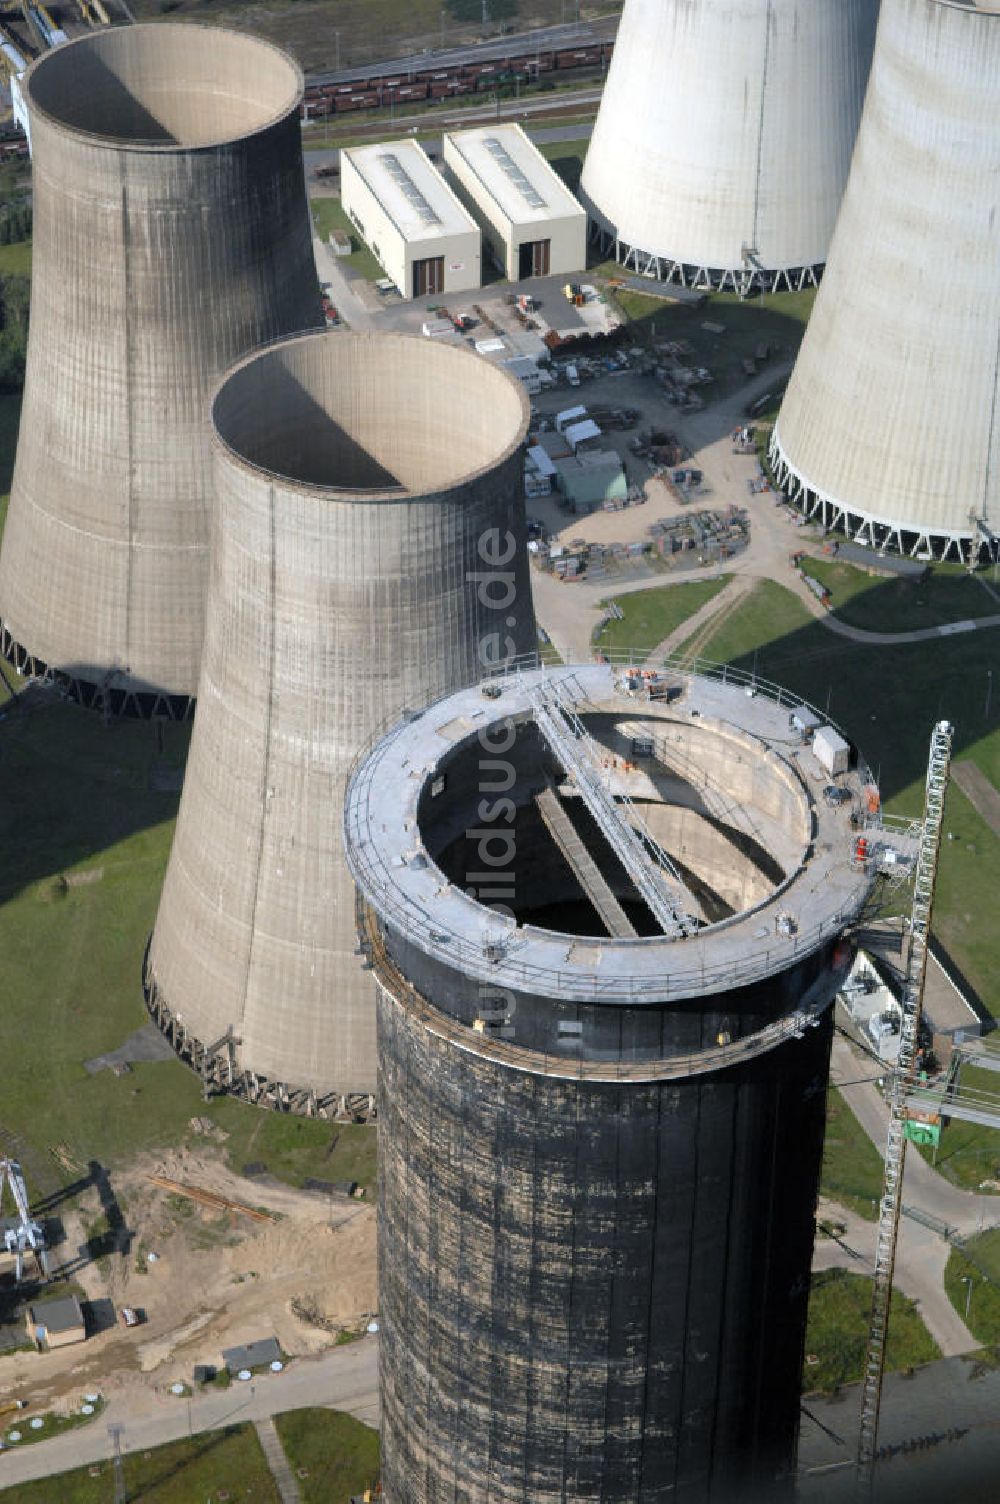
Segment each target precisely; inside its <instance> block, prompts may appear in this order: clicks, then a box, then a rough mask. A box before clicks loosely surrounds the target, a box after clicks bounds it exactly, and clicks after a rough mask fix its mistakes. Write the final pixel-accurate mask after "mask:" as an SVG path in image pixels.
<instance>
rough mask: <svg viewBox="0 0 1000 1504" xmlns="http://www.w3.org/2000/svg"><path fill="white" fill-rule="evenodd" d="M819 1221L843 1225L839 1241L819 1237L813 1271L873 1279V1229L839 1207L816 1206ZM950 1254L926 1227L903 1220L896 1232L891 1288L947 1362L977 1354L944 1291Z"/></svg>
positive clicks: (874, 1226)
mask: <svg viewBox="0 0 1000 1504" xmlns="http://www.w3.org/2000/svg"><path fill="white" fill-rule="evenodd" d="M819 1219H820V1221H821V1222H822V1221H827V1222H834V1223H839V1224H841V1225H843V1227H844V1232H843V1233H842V1234H841V1235H840V1237H839V1238H828V1237H823V1236H822V1234H819V1233H817V1237H816V1249H815V1253H814V1255H813V1264H812V1266H813V1269H814V1270H816V1269H847V1270H849V1271H850V1273H852V1274H863V1275H865V1276H866V1277H867V1278H869V1279H870V1278H871V1277H872V1274H873V1273H874V1269H875V1240H876V1235H877V1231H878V1226H877V1223H875V1222H867V1221H865V1219H864V1218H863V1217H859V1216H857V1214H856V1213H854V1212H852V1211H849V1210H848V1209H847V1208H846V1207H843V1206H841V1205H840V1204H839V1202H834V1201H831V1202H823V1203H821V1204H820V1211H819ZM949 1252H950V1249H949V1247H948V1245H947V1243H946V1242H945V1241H944V1239H943V1238H940V1237H938V1236H937V1234H936V1233H934V1232H933V1231H932V1230H931V1229H930V1228H929V1227H925V1226H923V1225H922V1224H921V1223H919V1222H914V1221H913V1220H912V1219H910V1218H907V1219H906V1221H905V1222H904V1223H903V1226H902V1228H901V1229H900V1237H899V1244H898V1248H897V1253H896V1268H895V1277H894V1280H893V1283H894V1284H895V1286H896V1288H897V1289H899V1290H901V1291H902V1292H903V1294H904V1295H907V1296H909V1298H910V1300H913V1301H915V1302H916V1303H917V1306H918V1307H919V1310H920V1315H921V1317H922V1319H923V1322H924V1325H925V1326H926V1327H927V1330H928V1331H929V1332H930V1334H931V1336H932V1337H933V1338H934V1341H935V1342H936V1343H937V1345H938V1347H939V1348H940V1349H941V1353H942V1356H944V1357H946V1358H954V1357H959V1356H960V1355H961V1354H962V1353H971V1352H975V1351H976V1349H977V1348H978V1347H979V1346H980V1345H981V1344H980V1343H979V1342H978V1341H977V1339H976V1338H975V1337H974V1336H973V1335H972V1333H971V1332H970V1331H969V1329H968V1327H967V1326H966V1324H965V1322H964V1321H963V1320H962V1318H961V1316H959V1314H958V1312H957V1311H956V1310H955V1307H954V1306H953V1305H952V1303H951V1301H950V1300H949V1299H948V1296H947V1295H946V1294H945V1290H944V1267H945V1264H947V1262H948V1254H949Z"/></svg>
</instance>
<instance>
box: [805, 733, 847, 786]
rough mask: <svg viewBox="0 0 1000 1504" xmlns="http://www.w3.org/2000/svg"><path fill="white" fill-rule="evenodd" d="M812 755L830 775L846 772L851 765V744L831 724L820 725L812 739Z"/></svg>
mask: <svg viewBox="0 0 1000 1504" xmlns="http://www.w3.org/2000/svg"><path fill="white" fill-rule="evenodd" d="M812 749H813V755H814V756H815V758H816V761H817V762H818V763H819V765H820V767H822V768H825V769H826V771H827V772H828V773H829V774H830V776H831V777H835V776H836V775H837V774H838V773H846V772H847V769H848V768H849V767H850V765H851V744H850V742H845V740H844V738H843V737H842V736H841V735H840V732H839V731H834V729H833V727H832V726H820V728H819V730H818V731H817V732H816V734H815V735H814V737H813V740H812Z"/></svg>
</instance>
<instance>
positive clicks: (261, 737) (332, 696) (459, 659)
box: [146, 333, 536, 1109]
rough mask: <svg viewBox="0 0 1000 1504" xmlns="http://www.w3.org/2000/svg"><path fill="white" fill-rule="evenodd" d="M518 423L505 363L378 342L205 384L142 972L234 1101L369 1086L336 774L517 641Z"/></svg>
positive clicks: (365, 977)
mask: <svg viewBox="0 0 1000 1504" xmlns="http://www.w3.org/2000/svg"><path fill="white" fill-rule="evenodd" d="M527 419H528V407H527V401H526V399H525V397H524V395H523V392H522V389H521V387H520V385H519V384H518V383H517V382H516V381H514V380H513V378H511V377H510V376H508V375H507V374H506V373H504V372H502V371H500V370H498V369H496V368H495V367H493V366H491V365H489V364H488V363H487V362H486V361H483V360H480V359H479V358H477V357H476V356H474V355H472V354H471V353H469V352H467V351H465V350H462V349H456V348H453V347H446V346H442V345H440V344H437V343H434V342H432V341H429V340H426V339H420V338H410V337H407V336H401V335H388V334H387V335H381V336H371V335H369V336H365V335H355V334H340V333H337V334H329V335H327V334H319V335H309V336H306V337H303V338H300V339H296V340H289V341H285V342H283V343H280V344H278V345H275V346H272V347H271V348H270V349H268V350H266V351H263V352H261V353H259V354H257V355H255V356H253V357H251V358H250V359H249V360H247V361H245V362H244V363H243V364H242V365H240V366H238V367H237V368H236V370H235V371H234V372H233V373H231V375H230V376H229V377H228V379H227V380H226V381H225V382H224V383H223V385H222V387H221V388H220V390H219V392H218V395H217V396H216V399H215V403H214V407H213V420H214V442H215V460H216V464H215V474H216V492H217V511H216V515H215V521H214V534H213V546H212V570H211V580H210V587H209V598H208V617H207V628H206V639H205V651H204V660H203V664H202V673H201V683H200V687H199V695H198V715H197V720H196V722H195V727H194V733H193V736H192V741H191V751H190V755H189V758H188V764H187V773H186V777H185V781H184V792H183V796H182V799H181V806H180V813H179V816H178V821H177V831H176V835H175V838H174V844H173V849H172V852H171V856H170V863H169V867H168V870H167V876H166V882H165V885H164V889H163V895H162V899H161V902H160V909H159V914H158V916H157V920H156V928H155V931H154V934H153V940H152V943H151V947H150V951H149V956H148V961H147V966H146V990H147V999H148V1001H149V1005H150V1008H151V1011H152V1012H153V1015H154V1017H155V1018H156V1019H157V1020H158V1022H159V1023H160V1025H161V1027H163V1028H164V1029H165V1030H166V1032H167V1033H168V1035H169V1036H170V1037H171V1038H172V1039H173V1041H174V1043H175V1046H176V1047H177V1048H178V1049H179V1051H180V1052H181V1053H182V1054H183V1055H185V1056H186V1057H187V1058H188V1059H190V1060H191V1061H192V1063H194V1064H196V1065H197V1066H198V1067H199V1068H201V1069H202V1070H203V1072H204V1074H205V1076H206V1078H207V1079H210V1080H212V1081H214V1082H216V1083H217V1084H220V1085H223V1086H227V1087H231V1088H232V1089H233V1090H234V1091H237V1092H240V1093H242V1094H244V1095H246V1096H248V1097H249V1098H250V1099H251V1100H262V1101H272V1102H276V1103H279V1104H282V1105H285V1104H287V1103H291V1105H295V1106H302V1107H303V1108H306V1109H308V1108H309V1107H311V1106H312V1105H314V1104H315V1103H316V1102H317V1101H322V1099H323V1098H325V1097H327V1096H329V1095H331V1094H333V1093H336V1094H343V1095H346V1094H350V1093H367V1092H371V1091H373V1090H374V1086H375V1001H374V988H373V985H372V979H371V976H370V975H369V974H368V973H366V972H365V971H364V970H363V969H362V964H361V961H360V960H359V956H358V953H357V940H356V932H355V906H354V890H353V885H352V883H351V880H350V877H349V876H348V873H347V870H346V866H345V861H344V856H343V851H342V848H341V842H340V828H341V814H342V807H343V794H344V787H345V783H346V779H347V776H348V772H349V770H350V768H351V765H352V762H353V760H354V758H355V757H356V755H357V754H358V752H359V751H360V750H361V749H362V748H363V747H364V746H365V744H366V743H367V741H368V739H369V738H370V737H371V736H372V734H373V733H374V732H375V731H376V729H377V728H378V727H380V726H381V725H382V724H383V723H385V722H386V721H387V720H388V719H389V718H395V717H397V716H399V715H400V714H402V713H404V712H405V711H407V710H412V711H414V712H416V711H418V710H420V709H421V708H422V707H423V706H424V705H425V704H427V703H428V702H429V701H431V700H433V699H435V698H436V697H437V696H439V695H441V694H443V693H445V692H446V691H448V690H450V689H453V688H457V687H459V686H461V685H465V684H469V683H474V682H475V681H476V680H477V678H479V677H480V675H481V674H482V673H483V672H484V671H485V670H487V669H489V668H490V667H491V666H494V665H495V663H496V662H497V661H499V660H503V659H505V658H506V657H508V656H510V655H513V654H520V653H523V652H525V651H528V650H530V649H532V648H533V647H534V645H535V641H536V636H535V623H534V615H533V611H532V606H531V589H530V584H529V581H528V570H527V554H526V549H525V536H524V515H523V513H524V506H523V500H522V481H521V468H522V459H521V453H520V448H521V443H522V440H523V438H524V435H525V431H526V427H527Z"/></svg>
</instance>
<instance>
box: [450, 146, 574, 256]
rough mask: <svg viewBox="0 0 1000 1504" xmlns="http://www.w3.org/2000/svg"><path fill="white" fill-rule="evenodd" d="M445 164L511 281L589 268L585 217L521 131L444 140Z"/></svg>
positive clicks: (456, 190)
mask: <svg viewBox="0 0 1000 1504" xmlns="http://www.w3.org/2000/svg"><path fill="white" fill-rule="evenodd" d="M444 164H445V169H446V171H447V173H448V178H449V181H450V182H451V184H452V186H453V187H454V189H455V192H456V193H457V194H458V197H459V198H460V199H461V201H462V203H463V204H464V205H465V206H466V208H468V209H469V210H470V212H471V213H472V215H473V217H474V218H475V219H476V221H477V222H478V224H479V225H480V227H481V229H482V232H483V235H484V236H485V237H486V242H487V244H488V246H489V248H490V251H491V252H492V254H493V258H494V260H495V261H496V263H497V265H498V266H500V267H502V268H503V270H504V273H505V274H506V276H507V277H508V278H509V279H510V280H511V281H512V282H520V281H521V280H522V279H523V278H525V277H547V276H549V275H550V274H552V275H559V276H561V275H562V274H563V273H566V272H578V271H581V270H582V269H583V267H585V266H586V264H587V215H586V211H585V210H584V209H583V208H582V207H581V206H580V205H579V204H578V203H577V201H576V199H575V198H574V197H573V195H572V193H570V191H569V189H568V188H567V187H566V184H565V183H564V182H563V180H562V178H561V177H560V176H559V174H558V173H557V172H554V171H553V169H552V167H551V166H550V165H549V163H548V162H547V161H546V160H545V158H544V157H543V156H542V154H541V152H540V151H539V150H538V148H537V146H535V145H534V143H533V142H532V141H529V140H528V137H527V136H526V135H525V133H524V131H523V130H522V129H521V127H520V126H519V125H501V124H499V123H498V124H495V125H485V126H479V127H477V128H476V129H475V130H469V131H455V132H452V133H451V134H448V135H446V136H445V137H444Z"/></svg>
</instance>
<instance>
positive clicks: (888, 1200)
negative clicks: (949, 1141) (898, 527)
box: [857, 721, 954, 1498]
mask: <svg viewBox="0 0 1000 1504" xmlns="http://www.w3.org/2000/svg"><path fill="white" fill-rule="evenodd" d="M953 735H954V728H953V727H952V725H951V724H950V723H949V722H948V721H938V723H937V725H936V726H935V727H934V730H933V732H932V733H931V745H930V756H929V758H928V762H927V786H926V791H925V795H924V818H923V823H922V825H921V828H920V835H919V842H918V847H917V863H916V871H915V875H914V880H913V903H912V906H911V910H910V949H909V956H908V958H907V962H906V967H905V976H904V984H903V994H902V998H901V999H900V1001H901V1006H902V1020H901V1023H900V1037H899V1056H898V1059H897V1061H896V1066H895V1069H894V1071H893V1073H892V1078H891V1083H890V1090H889V1131H888V1135H887V1138H886V1147H885V1172H884V1179H883V1182H882V1201H881V1204H880V1207H879V1220H878V1238H877V1241H876V1245H875V1275H874V1278H873V1281H872V1306H871V1321H870V1325H869V1329H868V1345H867V1351H866V1356H865V1371H864V1377H863V1380H862V1385H861V1427H860V1433H859V1438H858V1455H857V1469H858V1482H859V1485H860V1489H861V1491H862V1493H863V1495H864V1496H866V1497H868V1498H871V1497H872V1494H873V1492H874V1487H875V1460H876V1454H877V1450H878V1422H879V1409H880V1407H881V1403H882V1379H883V1375H884V1373H885V1346H886V1338H887V1336H888V1332H889V1302H890V1299H891V1297H892V1278H893V1272H894V1270H895V1266H896V1244H897V1241H898V1238H899V1217H900V1212H901V1210H902V1196H903V1169H904V1165H905V1161H906V1118H907V1099H908V1096H909V1094H910V1092H911V1091H912V1089H913V1086H914V1082H915V1077H916V1059H917V1035H918V1032H919V1028H920V1018H921V1014H922V1011H923V1000H924V978H925V976H926V973H927V945H928V940H929V938H930V927H931V913H932V910H933V907H934V886H935V882H936V880H937V867H938V854H939V852H940V849H941V830H942V825H943V821H944V802H945V795H946V794H947V791H948V776H949V772H950V770H951V750H952V738H953Z"/></svg>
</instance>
